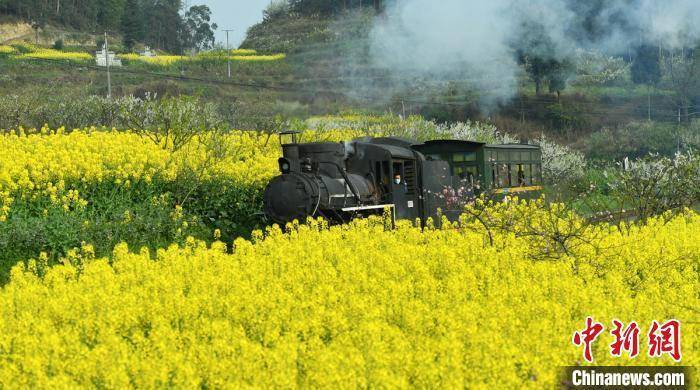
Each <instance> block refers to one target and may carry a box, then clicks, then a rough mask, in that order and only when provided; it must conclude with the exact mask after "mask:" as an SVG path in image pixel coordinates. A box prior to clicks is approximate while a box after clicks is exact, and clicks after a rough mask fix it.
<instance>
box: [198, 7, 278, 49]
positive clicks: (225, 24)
mask: <svg viewBox="0 0 700 390" xmlns="http://www.w3.org/2000/svg"><path fill="white" fill-rule="evenodd" d="M185 3H189V4H190V5H191V6H192V5H199V4H205V5H208V6H209V8H211V14H212V19H214V23H216V24H217V25H218V26H219V28H218V29H217V30H216V41H217V42H223V43H226V33H225V32H224V31H223V30H225V29H233V30H234V31H232V32H230V33H229V39H230V42H231V47H232V48H235V47H238V45H240V44H241V42H243V39H244V38H245V33H246V30H248V27H250V26H252V25H254V24H255V23H258V22H260V21H261V20H262V11H263V10H264V9H265V7H267V5H268V4H270V0H189V1H185Z"/></svg>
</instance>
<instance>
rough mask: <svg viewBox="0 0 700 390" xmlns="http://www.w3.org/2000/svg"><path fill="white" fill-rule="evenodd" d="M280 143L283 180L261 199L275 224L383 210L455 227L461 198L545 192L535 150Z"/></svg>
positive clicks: (367, 141)
mask: <svg viewBox="0 0 700 390" xmlns="http://www.w3.org/2000/svg"><path fill="white" fill-rule="evenodd" d="M290 138H291V141H290V140H289V139H290ZM285 139H286V140H285ZM280 143H281V144H282V152H283V157H281V158H280V159H279V169H280V172H281V175H280V176H277V177H275V178H274V179H272V180H271V181H270V183H269V184H268V185H267V187H266V189H265V193H264V210H265V214H266V215H267V216H268V217H270V218H271V219H272V220H274V221H275V222H278V223H287V222H291V221H293V220H300V221H301V220H304V219H306V218H307V217H310V216H311V217H318V216H322V217H325V218H326V219H329V220H332V221H337V222H345V221H348V220H350V219H352V218H354V217H357V216H358V215H367V214H381V213H382V212H383V211H384V209H386V208H390V209H391V210H393V213H394V217H395V218H397V219H410V220H415V219H420V220H421V221H423V222H425V221H426V220H427V219H428V218H430V217H432V218H436V217H438V215H439V214H442V215H445V216H447V217H448V218H449V219H451V220H454V219H456V218H457V217H458V215H459V214H460V212H461V208H462V207H463V206H461V205H460V204H459V202H458V201H453V200H455V198H456V197H459V196H465V194H464V193H463V192H465V191H467V192H468V191H472V192H473V193H474V194H478V193H479V192H483V191H493V192H494V193H496V194H502V195H507V194H513V193H515V194H518V196H521V197H527V196H528V195H530V194H533V193H538V192H539V191H541V190H542V157H541V151H540V148H539V147H537V146H534V145H524V144H504V145H488V144H484V143H480V142H470V141H459V140H435V141H428V142H424V143H416V142H413V141H410V140H406V139H402V138H395V137H383V138H369V137H366V138H359V139H355V140H353V141H346V142H339V143H332V142H322V143H297V133H294V132H288V133H283V134H281V135H280Z"/></svg>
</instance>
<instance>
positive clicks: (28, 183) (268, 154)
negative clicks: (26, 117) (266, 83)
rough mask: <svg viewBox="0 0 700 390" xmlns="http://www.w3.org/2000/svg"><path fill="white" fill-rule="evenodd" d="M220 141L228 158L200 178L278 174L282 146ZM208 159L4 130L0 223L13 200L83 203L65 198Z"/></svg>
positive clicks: (140, 144)
mask: <svg viewBox="0 0 700 390" xmlns="http://www.w3.org/2000/svg"><path fill="white" fill-rule="evenodd" d="M304 137H305V139H306V140H309V141H311V140H329V139H334V140H340V139H343V138H345V137H346V134H343V133H342V132H340V131H329V132H325V133H322V134H321V133H315V132H308V133H306V134H305V135H304ZM195 141H196V140H195ZM221 142H223V143H225V144H226V149H227V150H228V151H229V153H228V155H227V156H226V157H225V158H223V159H222V160H221V161H220V162H218V163H217V164H214V165H207V166H206V169H205V170H204V171H203V172H202V173H203V176H202V177H203V178H204V179H207V178H227V179H230V180H232V181H233V182H235V183H240V184H243V185H257V186H263V185H265V183H267V181H268V180H269V179H270V178H272V177H273V176H274V175H276V174H277V171H278V168H277V158H278V157H279V153H280V148H279V143H278V141H277V139H276V138H274V137H270V136H268V135H265V134H259V133H255V132H247V131H232V132H230V133H229V134H228V135H226V136H225V137H224V138H223V139H222V140H221ZM209 160H210V158H209V156H208V155H207V152H206V150H205V149H204V148H203V147H201V146H200V143H199V142H191V143H190V146H188V147H185V148H183V149H181V150H178V151H176V152H173V151H170V150H166V149H163V148H162V147H160V146H159V145H157V144H155V143H154V142H153V141H152V140H151V139H150V138H148V137H146V136H142V135H138V134H135V133H132V132H117V131H97V130H96V129H94V128H92V129H84V130H74V131H72V132H66V131H65V129H63V128H61V129H58V130H54V131H52V130H49V129H48V128H42V129H40V130H24V129H19V130H16V131H9V132H6V133H3V134H2V135H0V166H1V167H2V169H1V170H0V222H1V221H2V220H4V219H5V218H6V217H7V215H8V213H9V210H10V207H11V205H12V203H13V201H14V199H15V198H16V196H17V194H21V196H25V197H38V196H46V197H49V198H50V199H51V200H52V201H54V202H55V203H56V204H61V205H63V206H66V205H68V206H66V207H73V206H71V205H73V204H75V205H78V206H79V205H80V204H82V201H79V198H78V199H76V198H75V197H76V196H77V195H76V194H72V195H70V197H69V198H66V199H64V197H65V196H68V193H67V191H69V190H70V189H75V187H76V186H79V185H80V184H90V183H102V182H104V181H109V182H112V183H115V184H117V185H121V186H125V187H128V186H130V185H133V184H135V183H137V182H145V183H151V182H152V181H153V180H155V179H159V180H163V181H166V182H170V181H173V180H175V179H176V178H177V176H178V173H179V172H182V170H183V169H185V168H192V167H194V168H195V169H197V171H200V169H199V168H197V167H201V166H202V164H207V163H209V162H210V161H209ZM76 202H77V203H76ZM64 208H65V207H64Z"/></svg>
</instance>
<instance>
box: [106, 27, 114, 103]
mask: <svg viewBox="0 0 700 390" xmlns="http://www.w3.org/2000/svg"><path fill="white" fill-rule="evenodd" d="M105 62H106V63H107V99H110V100H111V99H112V75H111V74H110V72H109V44H108V43H107V31H105Z"/></svg>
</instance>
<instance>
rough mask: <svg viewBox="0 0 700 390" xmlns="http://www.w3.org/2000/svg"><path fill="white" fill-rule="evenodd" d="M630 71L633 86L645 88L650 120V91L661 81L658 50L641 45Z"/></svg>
mask: <svg viewBox="0 0 700 390" xmlns="http://www.w3.org/2000/svg"><path fill="white" fill-rule="evenodd" d="M636 52H637V55H636V58H635V60H634V63H633V64H632V68H631V69H630V70H631V72H632V81H633V82H634V83H635V84H644V85H646V86H647V101H648V118H649V120H651V89H652V88H653V87H654V86H656V85H657V84H658V83H659V81H661V62H660V55H659V48H658V47H654V46H650V45H641V46H639V47H638V48H637V50H636Z"/></svg>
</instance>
